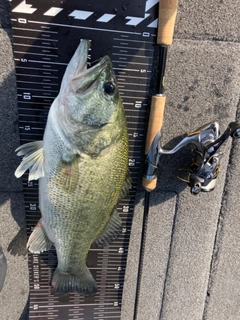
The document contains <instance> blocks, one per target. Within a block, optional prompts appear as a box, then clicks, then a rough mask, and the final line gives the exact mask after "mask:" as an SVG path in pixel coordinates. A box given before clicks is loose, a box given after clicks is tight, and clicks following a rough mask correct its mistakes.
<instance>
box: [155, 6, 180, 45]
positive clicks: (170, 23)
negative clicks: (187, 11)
mask: <svg viewBox="0 0 240 320" xmlns="http://www.w3.org/2000/svg"><path fill="white" fill-rule="evenodd" d="M177 6H178V0H160V3H159V14H158V35H157V43H158V44H164V45H171V44H172V41H173V32H174V25H175V20H176V15H177Z"/></svg>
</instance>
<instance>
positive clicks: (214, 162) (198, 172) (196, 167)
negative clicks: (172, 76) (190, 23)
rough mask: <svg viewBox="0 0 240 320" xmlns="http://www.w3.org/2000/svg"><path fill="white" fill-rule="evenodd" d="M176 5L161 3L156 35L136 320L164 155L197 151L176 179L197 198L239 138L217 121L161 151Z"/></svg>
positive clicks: (171, 0) (234, 127)
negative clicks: (229, 143)
mask: <svg viewBox="0 0 240 320" xmlns="http://www.w3.org/2000/svg"><path fill="white" fill-rule="evenodd" d="M177 5H178V0H161V1H160V4H159V24H158V35H157V44H158V45H159V46H160V48H159V50H160V54H159V71H158V80H157V88H158V91H157V93H156V94H155V95H154V96H152V100H151V109H150V115H149V122H148V130H147V137H146V145H145V168H144V169H145V170H144V176H143V180H142V185H143V187H144V189H145V199H144V213H143V223H142V233H141V244H140V253H139V264H138V275H137V285H136V296H135V305H134V316H133V320H136V319H137V309H138V303H139V291H140V283H141V274H142V267H143V258H144V251H145V237H146V233H147V225H148V213H149V205H150V194H151V191H153V190H154V189H155V188H156V185H157V166H158V162H159V158H160V156H161V155H163V154H165V155H167V154H168V155H170V154H174V153H175V152H177V151H178V150H180V149H181V148H183V147H185V146H186V145H188V144H192V145H193V146H194V147H195V155H194V158H193V159H192V163H191V164H190V166H189V167H188V168H184V169H179V172H180V171H183V172H185V173H187V178H185V179H184V178H182V177H179V176H177V178H179V179H180V180H182V181H184V182H186V183H187V184H188V185H189V187H190V190H191V193H192V194H194V195H197V194H198V193H199V192H200V191H211V190H213V189H214V188H215V185H216V179H217V177H218V174H219V168H220V156H221V153H220V152H219V148H220V147H221V145H222V144H223V143H224V142H225V141H226V140H227V139H228V138H229V137H230V136H231V137H232V138H240V124H239V123H237V122H231V123H229V125H228V127H227V129H226V130H225V131H224V133H223V134H222V135H221V134H220V127H219V123H218V122H217V121H213V122H210V123H207V124H205V125H203V126H201V127H200V128H198V129H196V130H195V131H193V132H191V133H189V134H187V135H186V136H185V137H184V138H183V140H182V141H180V142H179V143H178V144H177V145H176V146H175V147H174V148H173V149H171V150H166V149H164V148H163V147H162V144H161V136H162V134H161V128H162V124H163V114H164V107H165V101H166V96H165V95H164V74H165V66H166V58H167V49H168V46H169V45H171V44H172V40H173V32H174V24H175V19H176V14H177Z"/></svg>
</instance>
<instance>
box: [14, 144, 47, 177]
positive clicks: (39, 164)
mask: <svg viewBox="0 0 240 320" xmlns="http://www.w3.org/2000/svg"><path fill="white" fill-rule="evenodd" d="M16 152H18V153H17V155H18V156H23V159H22V162H21V164H20V165H19V166H18V168H17V169H16V171H15V176H16V177H17V178H20V177H21V176H22V175H23V174H24V173H25V172H26V171H27V170H28V169H29V175H28V181H31V180H38V179H39V178H41V177H43V176H44V167H43V161H44V154H43V141H35V142H29V143H26V144H24V145H22V146H20V147H19V148H17V150H16Z"/></svg>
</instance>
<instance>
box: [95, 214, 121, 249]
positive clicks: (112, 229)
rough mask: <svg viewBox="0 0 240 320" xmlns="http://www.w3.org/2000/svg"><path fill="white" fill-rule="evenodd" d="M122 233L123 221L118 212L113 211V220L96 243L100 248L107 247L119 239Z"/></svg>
mask: <svg viewBox="0 0 240 320" xmlns="http://www.w3.org/2000/svg"><path fill="white" fill-rule="evenodd" d="M121 232H122V220H121V218H120V217H119V214H118V213H117V211H116V210H114V211H113V214H112V217H111V220H110V221H109V223H108V224H107V225H106V227H105V228H104V229H103V231H102V233H101V234H100V236H99V237H98V238H97V239H96V240H95V241H94V244H96V245H97V246H98V247H105V246H107V245H109V243H111V242H112V241H113V240H115V239H117V238H118V236H119V234H120V233H121Z"/></svg>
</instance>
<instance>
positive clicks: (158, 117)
mask: <svg viewBox="0 0 240 320" xmlns="http://www.w3.org/2000/svg"><path fill="white" fill-rule="evenodd" d="M165 101H166V96H157V95H155V96H152V101H151V109H150V115H149V122H148V131H147V138H146V145H145V154H147V153H148V151H149V149H150V147H151V144H152V142H153V140H154V138H155V136H156V134H157V133H158V132H159V131H160V130H161V128H162V124H163V114H164V107H165ZM156 184H157V178H156V179H154V180H147V179H145V178H143V181H142V185H143V187H144V188H145V189H146V190H148V191H152V190H154V189H155V188H156Z"/></svg>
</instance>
